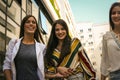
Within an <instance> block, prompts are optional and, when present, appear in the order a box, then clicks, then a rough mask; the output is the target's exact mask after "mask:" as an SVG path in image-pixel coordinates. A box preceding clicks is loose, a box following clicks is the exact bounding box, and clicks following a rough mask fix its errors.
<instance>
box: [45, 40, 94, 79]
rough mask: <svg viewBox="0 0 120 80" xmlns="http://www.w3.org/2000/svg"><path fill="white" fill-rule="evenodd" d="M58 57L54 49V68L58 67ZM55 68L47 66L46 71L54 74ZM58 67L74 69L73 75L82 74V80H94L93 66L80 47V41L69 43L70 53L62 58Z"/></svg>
mask: <svg viewBox="0 0 120 80" xmlns="http://www.w3.org/2000/svg"><path fill="white" fill-rule="evenodd" d="M59 57H60V51H58V50H57V49H55V50H54V52H53V55H52V58H53V59H52V60H53V62H54V63H55V66H58V60H59ZM55 66H47V71H49V72H51V73H55V72H56V69H55ZM60 66H63V67H68V68H72V69H74V73H73V75H75V74H77V73H83V75H84V76H83V78H84V79H83V80H95V71H94V69H93V66H92V64H91V62H90V60H89V58H88V56H87V54H86V52H85V50H84V48H83V47H82V45H81V42H80V40H79V39H77V38H74V39H73V41H72V43H71V53H70V54H69V55H67V56H66V57H64V59H63V61H62V62H61V63H60ZM51 80H58V79H51ZM61 80H63V79H61Z"/></svg>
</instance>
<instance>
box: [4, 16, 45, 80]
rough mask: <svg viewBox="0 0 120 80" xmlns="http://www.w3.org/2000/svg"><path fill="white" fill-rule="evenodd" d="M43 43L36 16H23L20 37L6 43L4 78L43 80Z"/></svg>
mask: <svg viewBox="0 0 120 80" xmlns="http://www.w3.org/2000/svg"><path fill="white" fill-rule="evenodd" d="M40 41H42V43H40ZM43 43H44V42H43V39H42V37H41V34H40V32H39V28H38V25H37V21H36V18H35V17H34V16H32V15H27V16H25V17H24V18H23V20H22V22H21V27H20V39H11V40H10V42H9V44H8V48H7V51H6V56H5V60H4V64H3V71H4V74H5V77H6V80H44V60H43V54H44V50H45V45H44V44H43Z"/></svg>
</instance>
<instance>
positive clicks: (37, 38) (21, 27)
mask: <svg viewBox="0 0 120 80" xmlns="http://www.w3.org/2000/svg"><path fill="white" fill-rule="evenodd" d="M30 17H33V18H34V19H35V22H36V27H37V29H36V31H35V33H34V38H35V39H36V41H38V42H40V41H42V43H44V41H43V38H42V35H41V33H40V29H39V27H38V24H37V20H36V18H35V17H34V16H33V15H27V16H25V17H24V18H23V20H22V22H21V26H20V35H19V38H21V37H23V36H24V25H25V22H26V21H27V20H28V19H29V18H30Z"/></svg>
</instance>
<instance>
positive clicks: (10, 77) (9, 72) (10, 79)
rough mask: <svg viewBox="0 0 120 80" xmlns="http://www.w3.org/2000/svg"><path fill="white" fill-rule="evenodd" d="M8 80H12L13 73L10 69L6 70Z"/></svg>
mask: <svg viewBox="0 0 120 80" xmlns="http://www.w3.org/2000/svg"><path fill="white" fill-rule="evenodd" d="M4 74H5V78H6V80H12V73H11V70H10V69H6V70H4Z"/></svg>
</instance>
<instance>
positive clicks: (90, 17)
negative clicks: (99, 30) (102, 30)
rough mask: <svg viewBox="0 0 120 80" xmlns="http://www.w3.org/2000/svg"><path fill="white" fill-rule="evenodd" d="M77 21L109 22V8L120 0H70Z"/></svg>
mask: <svg viewBox="0 0 120 80" xmlns="http://www.w3.org/2000/svg"><path fill="white" fill-rule="evenodd" d="M68 1H69V3H70V6H71V10H72V12H73V16H74V19H75V22H76V23H78V22H92V23H94V24H104V23H108V22H109V9H110V7H111V5H112V4H113V3H114V2H116V1H118V0H68Z"/></svg>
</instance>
